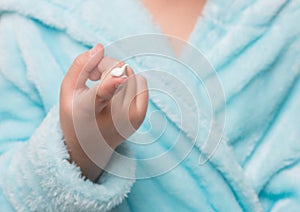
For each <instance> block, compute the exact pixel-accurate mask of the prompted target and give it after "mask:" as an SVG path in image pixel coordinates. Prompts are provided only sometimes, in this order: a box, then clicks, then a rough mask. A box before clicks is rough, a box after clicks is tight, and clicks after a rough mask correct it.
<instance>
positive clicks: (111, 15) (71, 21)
mask: <svg viewBox="0 0 300 212" xmlns="http://www.w3.org/2000/svg"><path fill="white" fill-rule="evenodd" d="M299 20H300V1H299V0H293V1H289V0H273V1H271V0H260V1H255V0H251V1H240V0H235V1H234V0H208V2H207V4H206V6H205V8H204V11H203V15H202V16H201V17H199V20H198V22H197V24H196V26H195V28H194V30H193V32H192V34H191V36H190V39H189V43H190V44H191V45H193V46H194V47H196V48H197V49H198V50H200V51H201V52H202V53H203V54H204V55H205V58H207V60H208V61H209V63H210V64H211V65H212V66H213V67H214V68H215V70H216V72H217V74H218V77H219V79H220V82H221V84H222V87H223V91H224V94H225V97H226V99H225V100H226V104H225V105H222V104H220V106H219V108H218V111H219V113H222V111H223V112H224V111H225V110H226V123H225V129H224V132H223V135H224V136H222V139H221V141H220V143H219V145H218V147H217V148H216V150H215V152H214V154H213V155H212V157H211V158H210V160H209V161H208V162H206V163H204V164H202V165H199V158H200V156H201V153H203V152H205V151H202V150H203V149H202V147H203V145H200V144H201V141H198V140H197V139H200V140H201V139H203V138H201V136H204V135H201V136H200V137H199V138H198V137H197V138H196V140H195V137H193V135H194V133H195V128H196V131H200V132H205V131H206V130H207V129H208V126H206V125H209V118H207V117H205V115H203V114H205V111H206V109H205V106H203V110H202V112H199V114H200V115H201V117H204V118H203V119H202V118H200V119H201V123H200V125H199V127H198V125H197V124H196V123H195V122H194V121H195V116H196V115H195V107H189V104H190V99H189V98H187V97H186V96H185V95H184V94H183V93H181V89H179V88H180V86H178V85H177V84H176V82H175V81H174V80H169V78H168V77H158V75H153V76H149V78H147V80H148V83H149V85H150V86H151V83H152V85H153V86H156V85H159V86H161V87H160V89H161V90H168V89H169V88H170V87H171V88H172V89H171V91H173V93H172V96H173V95H174V98H175V99H176V101H177V102H179V103H180V104H181V105H182V107H181V108H180V111H181V112H180V113H179V112H178V108H176V105H175V106H174V104H173V103H172V100H171V99H170V98H168V97H166V95H163V94H161V93H155V92H153V94H152V93H150V99H149V108H148V112H147V117H146V120H145V122H144V124H143V125H142V127H141V128H140V129H139V131H141V132H145V133H144V137H143V136H141V135H140V136H138V137H137V138H138V139H136V140H139V139H140V140H143V138H145V140H147V139H149V138H150V140H151V141H153V142H152V143H151V142H148V141H146V142H145V143H146V144H144V146H141V145H140V146H139V145H134V144H133V143H132V142H131V143H130V142H126V143H125V144H124V147H122V148H120V150H119V152H120V153H122V154H123V155H131V153H134V157H136V158H140V159H143V158H151V157H154V156H156V155H158V154H161V153H163V152H165V151H167V150H168V149H170V146H172V145H173V141H175V140H176V141H177V140H178V139H177V138H175V137H176V136H177V135H179V137H180V142H181V144H189V143H193V142H194V141H195V145H192V146H193V147H192V149H191V150H190V151H189V154H188V155H187V156H186V157H184V158H182V154H181V153H180V149H179V150H176V151H173V152H172V151H171V153H170V154H168V157H166V158H165V163H166V164H176V162H180V163H178V164H177V165H176V166H174V167H172V169H170V170H167V171H166V172H164V173H160V174H157V176H152V177H150V178H147V179H145V177H140V179H137V180H134V179H135V177H131V178H124V177H122V176H117V175H114V174H113V173H109V172H105V173H104V174H103V175H102V176H101V177H100V179H99V180H98V182H97V183H92V182H90V181H89V180H84V179H83V178H82V177H81V174H80V169H79V168H78V167H77V166H76V164H70V163H69V162H68V159H69V155H68V152H67V149H66V146H65V145H64V142H63V135H62V132H61V129H60V124H59V111H58V101H59V91H60V84H61V81H62V79H63V77H64V75H65V73H66V71H67V70H68V68H69V66H70V65H71V63H72V61H73V59H74V58H75V57H76V56H77V55H78V54H79V53H81V52H83V51H86V50H87V49H89V48H90V47H91V46H93V45H95V44H96V43H102V44H103V45H105V46H107V45H109V44H110V43H113V42H115V41H117V40H120V39H122V38H125V37H129V36H134V35H141V34H145V33H156V34H159V33H160V30H159V28H158V27H157V26H156V25H155V24H154V23H153V21H152V20H151V18H150V17H149V13H148V12H147V10H146V9H145V8H144V7H143V6H142V4H141V3H139V2H138V1H137V0H117V1H104V0H101V1H96V0H88V1H87V0H86V1H83V0H65V1H59V0H39V1H38V0H21V1H18V0H1V1H0V55H1V57H0V97H1V99H0V101H1V103H0V211H15V210H17V211H109V210H113V211H300V163H299V160H300V139H299V138H300V124H299V120H300V81H299V73H300V60H299V57H300V27H299ZM153 45H156V44H153ZM108 56H111V55H108ZM155 60H156V59H155ZM147 61H148V62H147ZM154 62H155V61H151V60H150V59H149V60H148V59H147V57H145V58H143V59H142V60H141V59H138V58H137V59H134V58H133V61H132V63H129V64H130V65H132V66H133V67H134V70H135V71H136V72H137V73H138V72H139V71H140V70H142V69H146V68H147V67H148V66H149V64H150V65H151V64H153V63H154ZM156 62H157V63H156V64H157V65H158V66H161V67H162V69H164V70H166V73H171V74H172V76H175V77H176V79H181V81H182V82H186V84H187V86H188V87H189V89H190V91H191V93H193V94H195V95H197V94H199V96H201V95H200V93H201V92H200V90H201V89H203V88H201V86H200V85H201V80H199V79H197V78H195V76H194V77H193V75H192V74H188V73H189V72H185V71H183V68H182V70H180V69H178V68H171V67H173V66H172V65H170V66H168V62H164V61H163V60H161V62H160V60H159V59H157V60H156ZM183 73H184V74H183ZM205 79H209V77H207V78H205ZM205 79H204V81H205ZM199 98H200V97H199ZM199 98H198V100H199ZM198 100H197V101H198ZM203 102H205V101H203ZM200 103H201V102H200ZM203 105H205V104H204V103H203ZM207 105H209V104H207ZM199 108H202V107H199ZM152 112H154V113H152ZM180 115H182V116H183V117H184V118H185V120H190V121H188V122H186V123H184V124H182V123H181V122H180V120H181V119H180ZM208 117H209V116H208ZM196 121H197V120H196ZM162 123H163V125H164V126H165V130H164V131H163V133H161V129H160V128H161V127H156V126H160V125H162ZM205 123H206V124H205ZM195 126H196V127H195ZM199 129H200V130H199ZM202 129H203V130H202ZM200 134H201V133H200ZM146 138H147V139H146ZM140 142H143V141H140ZM127 143H128V144H127ZM199 143H200V144H199ZM182 151H185V149H184V148H183V150H182ZM128 157H129V156H128ZM163 162H164V161H163ZM123 163H125V162H124V161H123V160H120V159H118V158H114V157H113V158H112V160H111V161H110V166H114V165H120V166H123V165H122V164H123ZM163 165H164V164H159V163H156V164H155V163H147V162H141V163H140V162H139V161H137V163H130V164H127V163H126V164H124V166H126V170H127V174H128V176H135V175H136V176H137V178H139V176H147V173H156V170H158V169H160V167H161V166H163ZM157 173H159V172H157Z"/></svg>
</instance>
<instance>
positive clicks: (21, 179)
mask: <svg viewBox="0 0 300 212" xmlns="http://www.w3.org/2000/svg"><path fill="white" fill-rule="evenodd" d="M122 150H123V151H126V149H125V148H122ZM122 154H125V155H126V154H127V152H122ZM68 159H69V154H68V151H67V148H66V146H65V145H64V142H63V139H62V132H61V128H60V123H59V108H58V106H55V107H54V108H53V109H52V110H51V111H50V112H49V113H48V115H47V117H46V118H45V120H44V121H43V122H42V124H41V125H40V127H39V128H38V129H37V130H36V132H35V133H34V134H33V136H32V137H31V139H30V141H29V142H28V143H24V144H23V145H21V146H19V147H18V148H15V149H13V151H9V152H8V153H6V154H5V155H3V157H2V158H1V160H0V166H4V167H0V169H2V170H7V171H6V173H5V174H4V175H2V174H1V175H2V177H1V176H0V179H1V178H3V179H1V180H0V185H1V184H2V185H1V187H2V189H3V192H4V194H5V196H6V197H7V198H8V200H9V201H10V203H11V204H12V205H13V206H14V208H16V209H17V210H28V209H29V210H32V211H37V210H38V211H44V210H45V211H48V210H49V209H50V210H51V209H55V210H59V211H61V210H62V211H65V210H67V211H107V210H110V209H112V208H113V207H114V206H116V205H118V204H119V203H121V202H122V201H123V199H124V198H125V197H126V196H127V194H128V193H129V192H130V189H131V187H132V185H133V183H134V180H132V179H123V178H121V177H118V176H114V175H111V174H109V173H106V172H105V173H103V174H102V176H101V177H100V179H99V181H98V183H96V184H95V183H93V182H91V181H89V180H84V179H83V177H81V172H80V169H79V167H78V166H76V165H75V164H74V163H73V164H70V163H69V162H68ZM114 163H122V161H118V160H117V159H115V158H112V160H111V161H110V164H112V165H113V164H114ZM126 166H127V167H129V168H128V172H131V176H134V172H135V164H134V163H132V164H126ZM1 182H2V183H1Z"/></svg>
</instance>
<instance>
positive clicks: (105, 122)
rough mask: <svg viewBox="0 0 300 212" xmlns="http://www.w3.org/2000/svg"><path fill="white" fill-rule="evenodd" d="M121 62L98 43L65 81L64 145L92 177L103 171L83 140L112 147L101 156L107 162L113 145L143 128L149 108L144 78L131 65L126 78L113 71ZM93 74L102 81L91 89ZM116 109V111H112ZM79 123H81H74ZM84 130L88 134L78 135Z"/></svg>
mask: <svg viewBox="0 0 300 212" xmlns="http://www.w3.org/2000/svg"><path fill="white" fill-rule="evenodd" d="M122 65H124V63H123V62H121V61H117V60H115V59H113V58H108V57H104V48H103V46H102V45H101V44H98V45H96V46H95V47H94V48H93V49H91V50H89V51H87V52H84V53H82V54H81V55H79V56H78V57H77V58H76V59H75V60H74V62H73V64H72V65H71V67H70V69H69V70H68V72H67V74H66V76H65V78H64V79H63V82H62V84H61V90H60V124H61V128H62V132H63V135H64V139H65V144H66V145H67V148H68V150H69V153H70V157H71V162H73V161H74V162H75V163H76V164H77V165H78V166H79V167H80V169H81V172H82V174H83V176H84V177H86V178H88V179H90V180H91V181H93V182H95V181H96V180H97V179H98V177H99V176H100V175H101V173H102V171H103V170H102V168H100V167H99V166H97V165H96V164H95V163H94V162H93V161H92V160H91V159H90V157H89V156H88V155H87V154H86V153H85V151H84V150H83V148H82V145H81V144H82V142H88V143H87V144H88V145H94V144H99V141H100V143H101V142H102V143H103V144H104V142H105V144H107V145H108V146H109V147H110V148H111V150H112V151H107V149H105V148H103V150H100V152H99V155H101V160H102V164H107V163H108V162H109V160H110V157H111V155H112V153H113V150H114V149H115V148H116V147H117V146H118V145H120V144H121V143H122V142H123V141H125V140H126V139H127V138H128V137H129V136H130V135H132V134H133V133H134V132H135V130H137V129H138V128H139V126H140V125H141V124H142V122H143V120H144V118H145V115H146V111H147V106H148V91H147V83H146V80H145V78H143V77H142V76H140V75H135V74H134V72H133V70H132V69H131V68H130V67H127V68H126V75H127V76H128V77H127V78H124V77H114V76H111V74H110V71H111V70H112V69H113V68H114V67H121V66H122ZM88 79H90V80H93V81H97V80H100V83H99V84H98V85H97V86H93V87H91V88H89V87H87V86H86V81H87V80H88ZM112 108H117V110H113V113H112ZM93 121H94V122H95V123H96V125H95V126H96V127H94V125H93ZM116 121H117V122H118V124H117V125H118V126H119V127H116ZM128 122H129V123H128ZM75 123H80V124H79V125H78V124H77V125H76V126H75ZM120 126H121V128H122V129H120ZM78 132H79V133H78ZM80 132H83V133H81V135H80V140H79V138H78V135H79V134H80ZM99 132H100V134H101V136H99ZM79 141H80V142H79ZM101 167H102V166H101Z"/></svg>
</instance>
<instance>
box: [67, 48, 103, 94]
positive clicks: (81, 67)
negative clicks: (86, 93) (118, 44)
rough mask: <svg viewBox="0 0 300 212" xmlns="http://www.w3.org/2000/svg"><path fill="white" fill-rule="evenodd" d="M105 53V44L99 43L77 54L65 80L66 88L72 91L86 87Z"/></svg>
mask: <svg viewBox="0 0 300 212" xmlns="http://www.w3.org/2000/svg"><path fill="white" fill-rule="evenodd" d="M103 54H104V48H103V46H102V45H101V44H97V45H96V46H94V47H93V48H92V49H91V50H89V51H87V52H84V53H82V54H80V55H79V56H77V57H76V59H75V60H74V62H73V63H72V65H71V67H70V69H69V71H68V72H67V74H66V76H65V78H64V80H63V86H64V89H65V90H67V91H70V92H72V91H74V90H75V89H84V88H86V85H85V83H86V81H87V79H88V78H89V76H90V74H91V72H92V71H93V70H94V69H95V67H97V65H98V64H99V62H100V61H101V59H102V58H103Z"/></svg>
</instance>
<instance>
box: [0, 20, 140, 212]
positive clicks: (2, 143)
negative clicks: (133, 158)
mask: <svg viewBox="0 0 300 212" xmlns="http://www.w3.org/2000/svg"><path fill="white" fill-rule="evenodd" d="M49 33H50V31H49V29H46V28H44V26H41V25H39V23H38V22H36V21H35V20H30V19H27V18H25V17H21V16H18V15H13V14H2V15H1V16H0V55H1V57H0V211H9V210H17V211H106V210H110V209H111V208H113V207H114V206H116V205H118V204H119V203H121V202H122V200H123V199H124V198H125V197H126V195H127V193H128V192H129V191H130V188H131V186H132V184H133V182H134V181H133V180H128V179H123V178H120V177H117V176H113V175H110V174H108V173H104V174H103V175H102V176H101V178H100V180H99V182H98V183H92V182H91V181H89V180H84V179H83V178H82V177H81V172H80V169H79V167H77V166H76V165H75V164H70V163H69V162H68V159H69V154H68V151H67V149H66V146H65V145H64V142H63V135H62V131H61V128H60V123H59V107H58V105H57V102H58V98H59V87H60V82H61V80H62V79H63V76H64V71H62V70H63V69H64V68H66V67H67V66H68V65H69V64H68V63H70V58H71V57H70V58H69V55H72V54H75V53H74V52H76V51H78V52H79V51H81V50H82V49H81V47H80V46H82V45H81V44H78V43H77V44H76V42H73V41H71V39H69V38H68V37H67V36H63V35H61V34H63V33H61V32H52V34H50V35H49ZM53 40H54V41H55V40H56V41H55V42H57V43H56V45H57V46H56V47H54V46H53V45H52V44H51V42H54V41H53ZM49 43H50V44H49ZM67 47H68V48H69V49H68V50H66V49H67ZM59 48H61V49H62V51H59ZM68 51H69V52H68ZM70 52H71V53H70ZM55 55H56V56H55ZM57 55H58V56H57ZM124 151H125V150H124ZM124 154H125V153H124ZM110 163H122V161H114V159H112V161H110ZM127 165H128V164H127ZM130 167H131V168H130V169H128V172H133V173H134V165H132V166H130Z"/></svg>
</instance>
